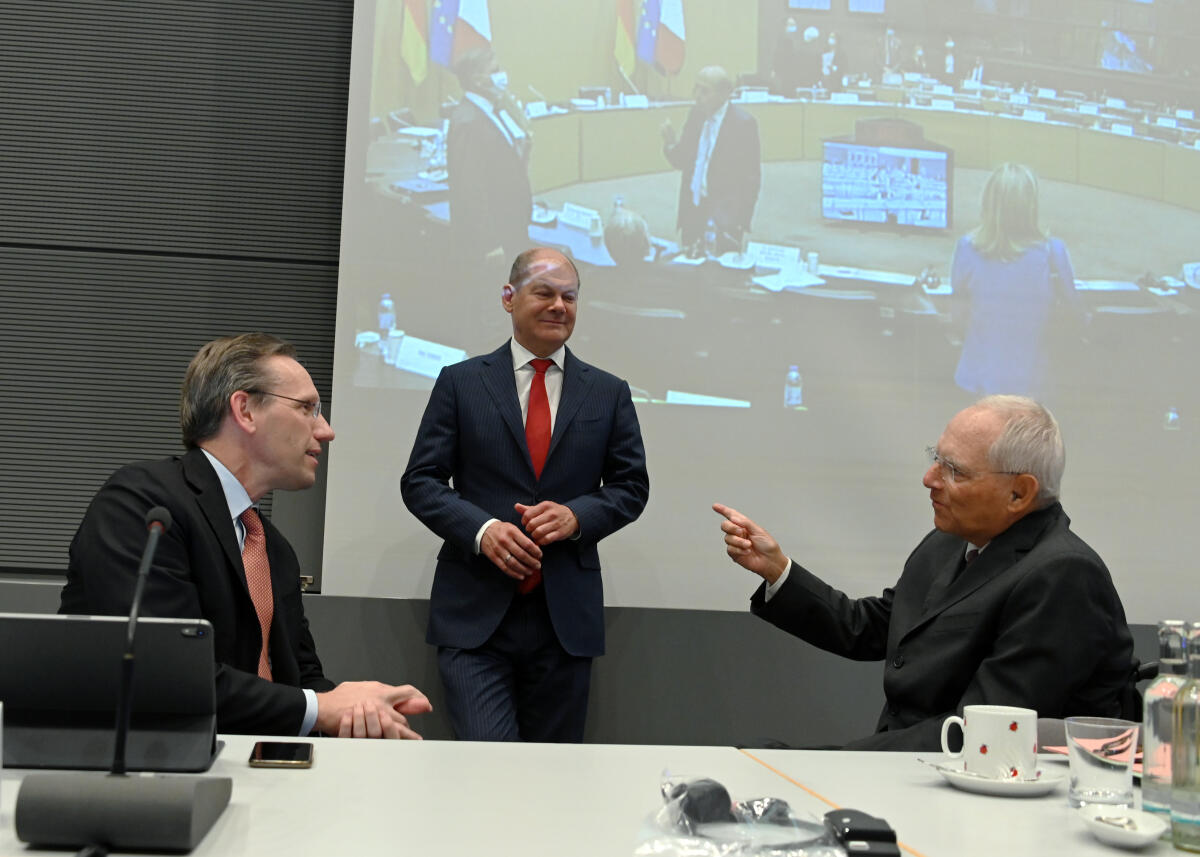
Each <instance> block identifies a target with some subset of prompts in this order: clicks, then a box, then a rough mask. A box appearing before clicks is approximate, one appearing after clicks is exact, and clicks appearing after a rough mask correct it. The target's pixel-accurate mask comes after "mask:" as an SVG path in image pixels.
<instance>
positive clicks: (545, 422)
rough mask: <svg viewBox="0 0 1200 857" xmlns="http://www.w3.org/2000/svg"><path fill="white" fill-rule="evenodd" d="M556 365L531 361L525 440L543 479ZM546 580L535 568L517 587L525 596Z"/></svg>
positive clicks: (535, 473) (537, 360) (530, 456)
mask: <svg viewBox="0 0 1200 857" xmlns="http://www.w3.org/2000/svg"><path fill="white" fill-rule="evenodd" d="M553 364H554V361H553V360H549V359H547V358H545V357H539V358H535V359H533V360H530V361H529V365H530V366H532V367H533V384H532V386H530V388H529V411H528V413H527V414H526V415H525V443H526V445H527V446H528V447H529V459H530V461H532V462H533V475H534V476H536V477H538V478H539V479H540V478H541V476H542V468H543V467H544V466H545V464H546V453H548V452H549V451H550V399H549V398H548V397H547V396H546V370H547V369H549V368H550V366H552V365H553ZM541 582H542V572H541V571H540V570H539V571H535V572H534V573H533V574H531V575H529V577H527V578H525V579H524V580H522V581H521V582H520V583H519V584H518V585H517V588H518V589H519V590H520V591H521V594H522V595H524V594H526V593H528V592H532V591H533V590H534V589H536V588H537V585H538V584H539V583H541Z"/></svg>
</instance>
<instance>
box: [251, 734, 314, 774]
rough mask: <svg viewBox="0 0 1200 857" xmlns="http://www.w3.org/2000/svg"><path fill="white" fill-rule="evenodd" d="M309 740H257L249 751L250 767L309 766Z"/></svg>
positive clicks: (310, 750) (311, 747)
mask: <svg viewBox="0 0 1200 857" xmlns="http://www.w3.org/2000/svg"><path fill="white" fill-rule="evenodd" d="M312 763H313V745H312V742H311V741H258V742H256V743H255V745H254V749H253V750H251V751H250V767H252V768H311V767H312Z"/></svg>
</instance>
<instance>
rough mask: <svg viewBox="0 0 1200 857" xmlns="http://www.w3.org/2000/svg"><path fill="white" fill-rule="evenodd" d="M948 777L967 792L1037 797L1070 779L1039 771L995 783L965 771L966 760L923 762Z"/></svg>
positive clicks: (1041, 769)
mask: <svg viewBox="0 0 1200 857" xmlns="http://www.w3.org/2000/svg"><path fill="white" fill-rule="evenodd" d="M918 761H921V762H924V763H925V764H926V765H929V767H931V768H933V769H934V770H935V771H937V772H938V773H939V774H941V775H942V776H943V777H945V778H946V781H947V782H948V783H950V785H952V786H955V787H957V788H960V789H962V790H963V791H968V792H975V793H976V794H981V795H996V796H997V797H1037V796H1038V795H1044V794H1049V793H1050V792H1052V791H1054V790H1055V789H1056V788H1058V787H1059V785H1061V784H1062V782H1063V780H1065V779H1066V778H1067V775H1066V772H1065V771H1053V770H1046V769H1044V768H1039V769H1038V771H1037V775H1036V776H1035V777H1033V778H1031V779H1027V780H994V779H992V778H991V777H985V776H983V775H982V774H970V773H967V772H966V771H965V770H963V763H962V760H959V761H943V762H930V761H928V760H926V759H919V760H918Z"/></svg>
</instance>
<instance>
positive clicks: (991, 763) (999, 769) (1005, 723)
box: [942, 705, 1037, 780]
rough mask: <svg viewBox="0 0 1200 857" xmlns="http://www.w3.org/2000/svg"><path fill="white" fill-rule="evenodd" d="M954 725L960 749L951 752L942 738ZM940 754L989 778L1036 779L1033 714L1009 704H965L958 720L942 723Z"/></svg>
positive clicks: (1035, 740)
mask: <svg viewBox="0 0 1200 857" xmlns="http://www.w3.org/2000/svg"><path fill="white" fill-rule="evenodd" d="M955 723H957V724H958V726H959V727H960V728H961V729H962V733H963V748H962V750H961V751H960V752H958V753H951V752H950V746H949V744H948V743H947V741H946V738H947V737H948V736H949V734H950V727H951V726H952V725H953V724H955ZM942 752H943V753H945V754H946V755H947V756H949V757H950V758H951V759H962V760H963V770H965V771H967V772H968V773H972V774H979V775H980V776H984V777H991V778H992V779H1003V780H1012V779H1017V780H1024V779H1032V778H1034V777H1036V776H1037V712H1036V711H1034V710H1033V709H1031V708H1016V707H1015V706H1011V705H968V706H966V707H965V708H963V716H962V717H957V716H954V717H947V718H946V719H945V721H943V722H942Z"/></svg>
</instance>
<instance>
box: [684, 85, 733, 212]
mask: <svg viewBox="0 0 1200 857" xmlns="http://www.w3.org/2000/svg"><path fill="white" fill-rule="evenodd" d="M728 110H729V102H728V101H726V102H725V103H724V104H722V105H721V106H720V108H718V110H717V112H716V113H714V114H713V115H712V116H709V117H708V118H707V119H705V120H704V125H703V126H702V127H701V128H700V142H699V144H698V145H697V146H696V166H695V169H693V170H692V205H699V204H700V200H702V199H703V198H704V197H706V196H708V165H709V163H711V161H712V153H713V149H715V148H716V147H717V137H718V136H720V134H721V123H722V122H724V121H725V113H726V112H727V111H728Z"/></svg>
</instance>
